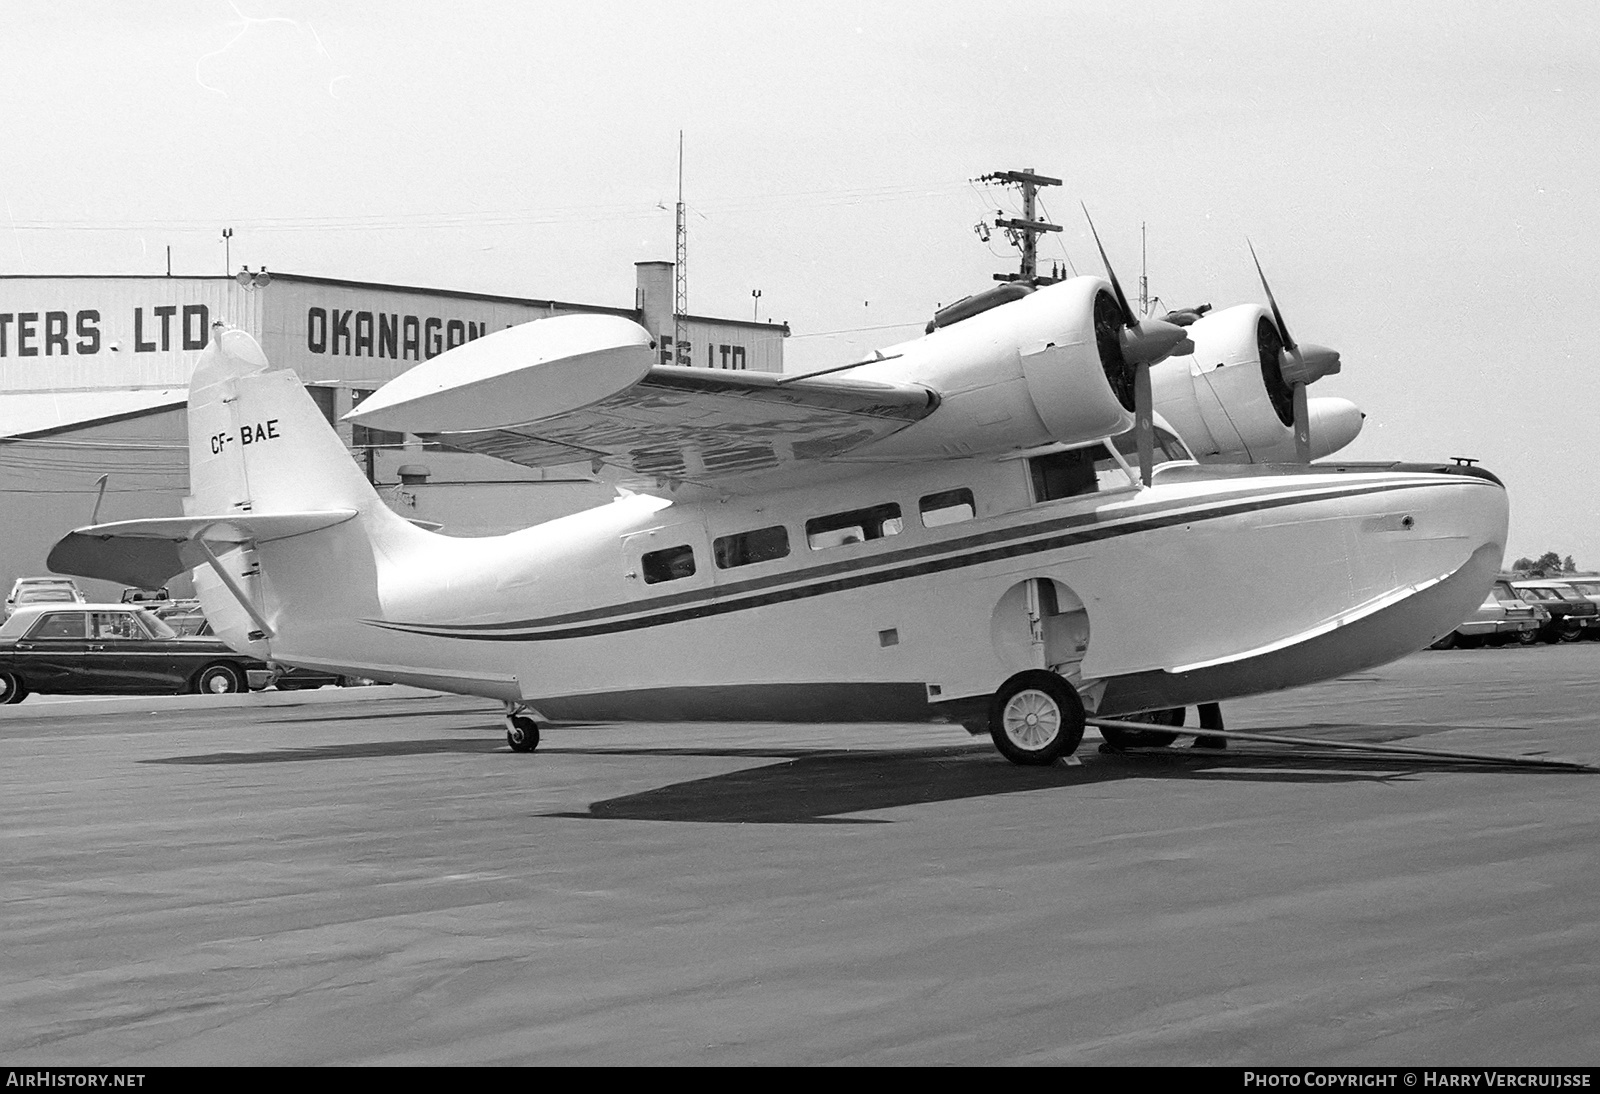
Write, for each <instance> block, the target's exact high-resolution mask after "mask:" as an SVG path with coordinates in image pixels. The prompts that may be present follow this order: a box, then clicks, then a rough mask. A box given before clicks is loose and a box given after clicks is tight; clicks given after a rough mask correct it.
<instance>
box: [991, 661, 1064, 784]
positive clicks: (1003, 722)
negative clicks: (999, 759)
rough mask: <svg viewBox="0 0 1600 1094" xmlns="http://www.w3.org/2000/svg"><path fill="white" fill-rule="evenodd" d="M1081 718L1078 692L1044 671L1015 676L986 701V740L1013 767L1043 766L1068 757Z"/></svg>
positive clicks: (1032, 671)
mask: <svg viewBox="0 0 1600 1094" xmlns="http://www.w3.org/2000/svg"><path fill="white" fill-rule="evenodd" d="M1083 720H1084V712H1083V702H1082V701H1081V700H1080V699H1079V698H1078V693H1077V692H1076V691H1074V690H1073V689H1072V686H1071V685H1070V684H1068V683H1067V682H1066V681H1065V680H1063V679H1062V678H1061V677H1059V676H1057V675H1056V674H1055V673H1053V672H1046V671H1045V670H1044V669H1030V670H1029V671H1027V672H1019V673H1017V674H1016V675H1015V676H1013V677H1012V678H1011V679H1009V680H1007V681H1006V682H1005V684H1004V685H1002V686H1001V688H1000V690H999V691H997V692H995V693H994V698H993V699H992V700H990V702H989V736H990V737H992V738H993V739H994V746H995V748H997V749H999V750H1000V754H1001V755H1002V756H1004V757H1005V758H1006V759H1008V760H1010V761H1011V762H1012V763H1014V764H1024V765H1030V766H1043V765H1047V764H1053V763H1055V762H1056V761H1057V760H1060V759H1062V758H1064V757H1066V756H1070V755H1072V753H1073V751H1074V750H1076V749H1077V747H1078V742H1079V741H1081V740H1083Z"/></svg>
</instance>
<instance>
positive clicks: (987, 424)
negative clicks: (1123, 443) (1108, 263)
mask: <svg viewBox="0 0 1600 1094" xmlns="http://www.w3.org/2000/svg"><path fill="white" fill-rule="evenodd" d="M1120 331H1121V320H1120V317H1119V312H1118V309H1117V305H1116V301H1115V300H1114V299H1113V297H1112V295H1111V286H1110V285H1109V283H1107V282H1106V281H1104V280H1103V279H1101V278H1098V277H1076V278H1073V279H1071V280H1070V281H1063V282H1060V283H1058V284H1055V285H1049V286H1046V287H1044V288H1042V289H1039V290H1038V291H1036V292H1033V293H1031V294H1029V295H1028V296H1025V297H1023V298H1022V299H1020V300H1017V301H1014V302H1012V303H1009V304H1004V305H1002V306H1000V307H997V308H993V309H991V310H989V311H986V312H983V313H982V314H980V315H975V316H973V317H971V318H970V319H964V320H962V321H960V322H958V323H955V324H953V325H951V326H947V327H941V328H940V329H938V330H935V331H934V332H933V333H932V334H929V335H927V336H925V337H922V338H919V339H917V340H916V341H914V342H906V343H904V344H902V345H899V346H894V347H890V348H887V349H885V350H884V353H885V355H886V357H890V356H892V357H893V359H886V360H885V361H884V362H883V363H882V364H873V365H867V366H864V367H862V368H860V369H857V370H854V371H853V372H852V373H851V375H853V376H858V377H860V378H862V379H885V380H907V381H912V382H915V383H920V384H925V385H927V386H928V387H931V388H933V389H934V390H935V391H937V392H938V393H939V397H940V404H939V410H938V413H936V414H933V415H931V416H930V417H928V418H926V419H924V420H923V421H921V422H918V423H917V424H916V425H913V426H911V427H910V428H908V429H905V430H903V431H901V432H899V433H896V434H895V435H894V436H892V437H890V438H888V439H887V440H885V441H883V442H880V443H879V444H877V445H875V446H873V449H872V454H873V455H874V456H875V457H876V456H892V457H916V456H954V455H973V454H977V453H981V452H1000V451H1009V450H1013V449H1019V448H1031V447H1034V446H1037V445H1043V444H1050V443H1052V442H1057V441H1062V442H1067V443H1075V442H1078V441H1088V440H1095V439H1098V438H1100V437H1107V436H1112V435H1114V434H1118V433H1122V432H1124V431H1126V430H1127V429H1128V428H1130V427H1131V426H1132V425H1133V367H1132V366H1131V365H1130V364H1128V363H1127V362H1126V361H1125V360H1124V355H1123V353H1122V349H1121V346H1120V344H1119V342H1118V337H1119V333H1120Z"/></svg>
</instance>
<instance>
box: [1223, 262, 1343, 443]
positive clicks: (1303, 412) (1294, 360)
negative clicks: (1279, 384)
mask: <svg viewBox="0 0 1600 1094" xmlns="http://www.w3.org/2000/svg"><path fill="white" fill-rule="evenodd" d="M1245 244H1246V245H1247V246H1248V247H1249V248H1250V258H1251V260H1252V261H1254V262H1255V264H1256V276H1257V277H1259V278H1261V287H1262V289H1264V290H1266V294H1267V303H1268V304H1271V305H1272V321H1273V322H1274V323H1276V324H1277V325H1278V335H1279V337H1281V338H1282V339H1283V350H1282V352H1281V353H1279V354H1278V374H1279V375H1280V376H1282V377H1283V382H1284V383H1286V384H1288V385H1289V390H1290V391H1291V392H1293V394H1294V451H1295V455H1296V456H1297V457H1298V458H1299V460H1300V462H1301V463H1310V462H1311V411H1310V409H1309V407H1308V404H1307V399H1306V386H1307V385H1308V384H1311V383H1313V382H1315V381H1317V380H1320V379H1322V377H1324V376H1327V375H1329V374H1330V373H1334V372H1338V371H1339V351H1338V350H1334V349H1329V348H1328V347H1326V346H1313V345H1311V344H1309V343H1307V344H1305V345H1296V344H1295V340H1294V337H1293V336H1292V335H1290V333H1289V328H1288V327H1286V326H1285V325H1284V323H1283V313H1282V312H1280V311H1279V310H1278V301H1277V300H1276V299H1275V298H1274V297H1273V295H1272V286H1271V285H1269V284H1267V275H1266V274H1265V273H1263V272H1262V271H1261V259H1259V258H1257V257H1256V248H1255V244H1253V243H1251V242H1250V241H1249V240H1248V239H1246V240H1245Z"/></svg>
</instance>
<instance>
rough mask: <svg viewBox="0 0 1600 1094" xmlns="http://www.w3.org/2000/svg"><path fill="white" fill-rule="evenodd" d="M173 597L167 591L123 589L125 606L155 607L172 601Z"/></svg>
mask: <svg viewBox="0 0 1600 1094" xmlns="http://www.w3.org/2000/svg"><path fill="white" fill-rule="evenodd" d="M171 599H172V597H171V596H170V595H169V594H168V593H167V590H165V589H123V590H122V602H123V603H124V604H148V605H150V606H151V607H155V606H156V605H157V604H158V603H160V602H162V601H166V600H171Z"/></svg>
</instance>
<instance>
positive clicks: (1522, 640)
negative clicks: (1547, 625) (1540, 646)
mask: <svg viewBox="0 0 1600 1094" xmlns="http://www.w3.org/2000/svg"><path fill="white" fill-rule="evenodd" d="M1538 641H1539V629H1538V628H1537V627H1534V628H1532V629H1530V630H1525V631H1518V632H1517V644H1518V645H1521V646H1532V645H1534V644H1535V643H1537V642H1538Z"/></svg>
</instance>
